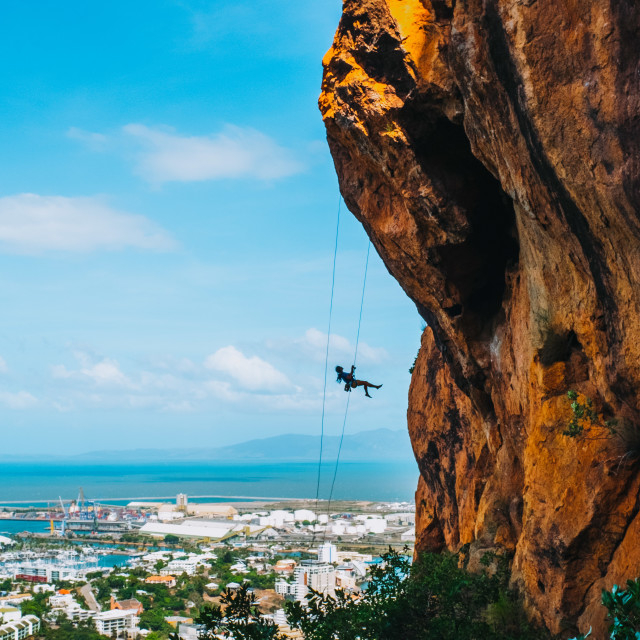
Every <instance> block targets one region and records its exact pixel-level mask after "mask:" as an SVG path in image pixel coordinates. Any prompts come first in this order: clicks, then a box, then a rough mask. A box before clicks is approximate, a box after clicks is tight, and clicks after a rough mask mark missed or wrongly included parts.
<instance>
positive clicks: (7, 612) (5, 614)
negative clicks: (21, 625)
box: [0, 607, 22, 624]
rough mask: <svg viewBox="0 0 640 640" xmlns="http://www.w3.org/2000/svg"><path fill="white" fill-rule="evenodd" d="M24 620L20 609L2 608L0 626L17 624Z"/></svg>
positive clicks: (0, 609)
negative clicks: (21, 619)
mask: <svg viewBox="0 0 640 640" xmlns="http://www.w3.org/2000/svg"><path fill="white" fill-rule="evenodd" d="M20 618H22V614H21V613H20V609H18V607H0V624H7V623H8V622H16V621H18V620H20Z"/></svg>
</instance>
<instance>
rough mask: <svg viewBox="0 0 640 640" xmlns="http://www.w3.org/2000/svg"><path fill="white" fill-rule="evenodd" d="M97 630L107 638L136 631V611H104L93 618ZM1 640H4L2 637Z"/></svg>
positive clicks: (137, 620) (137, 619)
mask: <svg viewBox="0 0 640 640" xmlns="http://www.w3.org/2000/svg"><path fill="white" fill-rule="evenodd" d="M93 622H94V624H95V625H96V630H97V631H98V633H101V634H102V635H105V636H111V635H113V633H114V632H115V633H118V632H120V631H126V630H129V629H135V627H136V625H137V624H138V622H139V618H138V616H137V611H136V609H126V610H124V611H121V610H119V609H112V610H111V611H102V612H101V613H97V614H96V615H95V617H94V618H93ZM0 640H4V639H3V638H2V636H0Z"/></svg>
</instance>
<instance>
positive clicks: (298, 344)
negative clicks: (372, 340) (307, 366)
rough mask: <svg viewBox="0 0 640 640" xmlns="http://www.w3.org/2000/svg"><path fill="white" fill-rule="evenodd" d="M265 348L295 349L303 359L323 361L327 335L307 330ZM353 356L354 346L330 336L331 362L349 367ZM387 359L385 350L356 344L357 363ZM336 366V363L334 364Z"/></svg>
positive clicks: (375, 362)
mask: <svg viewBox="0 0 640 640" xmlns="http://www.w3.org/2000/svg"><path fill="white" fill-rule="evenodd" d="M267 346H268V347H270V348H271V349H274V350H275V351H291V349H295V351H296V352H297V353H302V354H303V355H304V356H305V358H307V359H311V360H315V361H316V362H320V361H324V358H325V353H326V349H327V334H326V333H325V332H323V331H319V330H318V329H315V328H311V329H307V331H306V332H305V334H304V336H302V337H299V338H293V339H289V340H281V341H270V342H268V343H267ZM354 355H355V344H354V343H352V342H351V341H350V340H348V339H347V338H345V337H344V336H341V335H339V334H336V333H333V334H331V339H330V340H329V358H330V359H332V360H334V359H335V360H344V361H345V362H347V363H348V364H349V365H350V364H351V361H352V360H353V357H354ZM388 357H389V354H388V353H387V351H386V349H384V348H382V347H372V346H371V345H369V344H367V343H366V342H362V341H360V342H359V344H358V362H363V363H366V364H378V363H380V362H383V361H384V360H386V359H387V358H388ZM336 364H338V363H336Z"/></svg>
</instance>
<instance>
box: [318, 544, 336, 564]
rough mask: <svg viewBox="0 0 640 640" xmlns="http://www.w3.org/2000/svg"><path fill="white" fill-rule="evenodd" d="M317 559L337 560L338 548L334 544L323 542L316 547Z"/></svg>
mask: <svg viewBox="0 0 640 640" xmlns="http://www.w3.org/2000/svg"><path fill="white" fill-rule="evenodd" d="M318 561H319V562H329V563H331V562H337V561H338V548H337V547H336V545H335V544H331V543H330V542H325V543H324V544H322V545H320V547H319V548H318Z"/></svg>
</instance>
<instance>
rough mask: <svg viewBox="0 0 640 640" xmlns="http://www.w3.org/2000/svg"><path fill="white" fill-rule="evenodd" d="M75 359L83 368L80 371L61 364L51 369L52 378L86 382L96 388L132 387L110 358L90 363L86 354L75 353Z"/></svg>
mask: <svg viewBox="0 0 640 640" xmlns="http://www.w3.org/2000/svg"><path fill="white" fill-rule="evenodd" d="M76 358H77V359H78V360H79V361H80V362H81V364H82V365H83V366H81V368H80V369H76V370H70V369H67V367H65V366H64V365H63V364H58V365H54V366H53V367H51V374H52V375H53V377H54V378H58V379H65V378H66V379H69V378H74V379H77V380H87V381H90V382H93V383H94V384H96V385H98V386H115V387H132V386H133V384H132V383H131V381H130V380H129V378H127V376H125V375H124V373H122V371H121V370H120V367H119V366H118V363H117V362H116V361H115V360H111V359H110V358H104V359H102V360H101V361H100V362H96V363H90V362H89V358H88V356H87V355H86V354H83V353H76Z"/></svg>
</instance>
